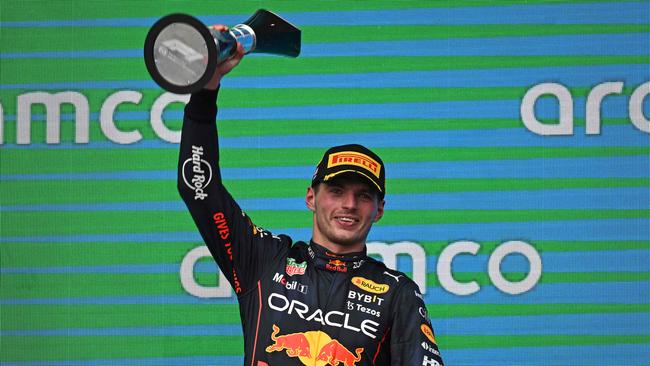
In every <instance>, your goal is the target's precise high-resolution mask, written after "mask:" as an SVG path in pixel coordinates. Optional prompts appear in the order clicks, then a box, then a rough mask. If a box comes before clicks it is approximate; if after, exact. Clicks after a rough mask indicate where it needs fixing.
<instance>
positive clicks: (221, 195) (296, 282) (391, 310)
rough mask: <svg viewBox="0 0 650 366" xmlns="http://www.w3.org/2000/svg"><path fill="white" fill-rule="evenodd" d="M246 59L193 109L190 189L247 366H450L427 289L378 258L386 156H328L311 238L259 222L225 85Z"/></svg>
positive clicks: (187, 163)
mask: <svg viewBox="0 0 650 366" xmlns="http://www.w3.org/2000/svg"><path fill="white" fill-rule="evenodd" d="M215 29H218V30H221V31H225V30H226V28H225V27H223V26H215ZM242 57H243V49H242V48H241V46H239V47H238V48H237V52H236V54H235V55H233V57H232V58H231V59H229V60H227V61H226V62H224V63H223V64H221V65H220V66H219V68H218V69H217V71H216V73H215V75H214V77H213V78H212V80H211V81H210V83H208V85H207V86H206V88H205V89H204V90H202V91H200V92H198V93H195V94H193V95H192V97H191V99H190V101H189V103H188V104H187V106H186V108H185V119H184V122H183V132H182V141H181V148H180V158H179V170H178V188H179V191H180V193H181V196H182V197H183V199H184V201H185V203H186V204H187V206H188V208H189V210H190V212H191V214H192V217H193V218H194V221H195V223H196V225H197V227H198V229H199V231H200V233H201V235H202V237H203V239H204V240H205V243H206V244H207V246H208V248H209V249H210V252H211V253H212V255H213V257H214V258H215V260H216V261H217V263H218V264H219V267H220V268H221V271H222V272H223V273H224V274H225V276H226V277H227V278H228V280H229V281H230V283H231V285H232V286H233V288H234V290H235V293H236V294H237V299H238V301H239V309H240V315H241V320H242V325H243V332H244V342H245V345H244V352H245V358H244V364H245V365H251V366H264V365H272V366H284V365H321V366H322V365H345V366H354V365H357V366H360V365H425V366H426V365H431V366H438V365H442V359H441V357H440V353H439V351H438V347H437V345H436V342H435V338H434V335H433V330H432V329H431V323H430V321H429V318H428V315H427V312H426V307H425V305H424V303H423V300H422V295H421V294H420V291H419V289H418V287H417V285H416V284H415V283H414V282H413V281H411V280H410V279H409V278H407V277H406V276H405V275H404V274H403V273H401V272H397V271H393V270H390V269H388V268H386V266H384V264H383V263H381V262H378V261H376V260H374V259H372V258H370V257H368V256H366V238H367V236H368V232H369V231H370V228H371V226H372V224H373V223H374V222H376V221H378V220H379V219H380V218H381V217H382V215H383V212H384V194H385V185H384V181H385V172H384V164H383V162H382V160H381V159H380V158H379V157H378V156H377V155H376V154H374V153H373V152H371V151H370V150H368V149H367V148H365V147H363V146H360V145H344V146H337V147H334V148H331V149H329V150H328V151H326V152H325V155H324V157H323V159H322V160H321V161H320V163H319V164H318V166H317V171H316V173H315V174H314V176H313V179H312V183H311V186H310V187H308V188H307V194H306V204H307V207H308V208H309V210H311V211H312V212H313V231H312V240H311V241H310V242H309V243H305V242H296V243H293V242H292V239H291V238H289V237H288V236H285V235H280V236H274V235H272V234H271V233H269V232H268V231H265V230H263V229H261V228H259V227H257V226H255V225H254V224H253V223H252V222H251V220H250V219H249V218H248V216H247V215H246V214H245V213H244V212H243V211H242V210H241V209H240V208H239V206H238V205H237V203H236V202H235V201H234V199H233V198H232V197H231V196H230V194H229V193H228V191H227V190H226V188H225V187H224V186H223V185H222V181H221V173H220V171H219V165H218V157H219V149H218V139H217V129H216V125H215V120H216V114H217V107H216V99H217V91H218V87H219V83H220V81H221V78H222V77H223V75H225V74H227V73H228V72H229V71H230V70H231V69H232V68H234V67H235V66H236V65H237V64H238V63H239V61H240V60H241V58H242Z"/></svg>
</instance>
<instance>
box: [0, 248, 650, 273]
mask: <svg viewBox="0 0 650 366" xmlns="http://www.w3.org/2000/svg"><path fill="white" fill-rule="evenodd" d="M533 244H534V243H533ZM369 253H370V254H371V255H372V254H373V252H372V250H371V251H370V252H369ZM540 256H541V258H542V264H543V271H544V273H566V272H572V273H573V272H575V273H594V272H618V273H626V272H627V273H629V272H648V263H650V251H649V250H620V251H586V252H585V251H574V252H541V253H540ZM208 258H209V257H206V260H203V261H200V262H198V263H196V265H195V266H194V272H195V273H215V274H216V273H217V271H218V269H217V264H216V263H215V262H214V261H213V260H211V259H208ZM378 259H381V258H378ZM488 260H489V255H487V254H479V255H476V256H473V255H470V254H463V255H459V256H457V257H455V258H454V261H453V268H452V269H453V272H454V273H457V272H476V273H480V272H484V271H485V269H486V268H487V264H488ZM437 262H438V256H436V255H428V256H427V257H426V265H427V273H431V274H433V273H436V265H437ZM500 268H501V270H502V271H503V272H504V273H514V272H528V271H529V265H528V261H527V260H526V259H525V258H524V257H523V256H522V255H518V254H513V255H508V256H507V257H506V258H505V259H504V260H503V261H502V263H501V267H500ZM396 269H397V270H399V271H402V272H412V271H413V266H412V260H411V259H410V258H404V257H399V258H398V261H397V268H396ZM179 271H180V264H179V263H173V264H116V265H97V266H61V267H13V268H12V267H10V263H6V264H5V265H4V266H3V267H2V268H0V273H5V274H61V273H64V274H88V273H110V274H122V273H129V274H143V273H144V274H151V273H179Z"/></svg>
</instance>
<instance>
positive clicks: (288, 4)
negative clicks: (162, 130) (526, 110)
mask: <svg viewBox="0 0 650 366" xmlns="http://www.w3.org/2000/svg"><path fill="white" fill-rule="evenodd" d="M610 1H611V0H571V1H566V0H565V1H558V0H525V1H524V0H491V1H489V2H484V3H481V2H477V1H476V0H455V1H449V0H445V1H437V2H420V1H413V0H401V1H397V2H396V1H394V0H375V1H346V2H336V6H335V8H336V11H350V10H381V9H413V8H454V7H464V6H473V7H480V6H503V5H531V4H546V3H551V4H558V3H583V2H586V3H592V2H610ZM260 6H261V5H260V4H259V2H256V1H252V2H246V1H240V2H233V3H231V4H228V6H227V7H217V8H216V9H215V6H214V4H212V3H204V2H200V1H196V2H184V1H183V2H178V1H169V0H167V1H158V0H140V1H138V3H137V6H136V5H134V3H133V2H132V1H128V0H115V1H111V2H110V3H105V2H101V1H100V2H81V1H71V0H67V1H57V2H55V3H52V2H51V1H42V0H41V1H34V0H32V1H30V2H29V3H25V5H24V6H15V5H14V6H5V7H3V9H2V11H3V14H2V21H35V20H53V19H56V20H67V19H87V18H123V17H159V16H163V15H166V14H170V13H175V12H181V13H188V14H193V15H195V16H200V15H215V16H218V15H219V14H224V15H225V14H240V15H241V16H242V21H244V20H246V19H247V18H248V17H249V16H250V15H252V14H253V13H254V12H255V11H256V10H257V9H259V7H260ZM264 7H266V8H268V9H271V10H272V11H274V12H276V13H278V14H279V15H281V16H284V17H288V18H290V14H283V13H291V12H311V11H325V12H332V8H333V3H332V2H330V1H322V2H307V1H305V2H302V1H298V2H296V1H286V0H276V1H265V2H264ZM298 26H300V25H298Z"/></svg>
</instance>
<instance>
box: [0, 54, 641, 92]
mask: <svg viewBox="0 0 650 366" xmlns="http://www.w3.org/2000/svg"><path fill="white" fill-rule="evenodd" d="M639 53H640V54H639V55H630V56H481V57H476V56H423V57H391V58H390V62H386V60H385V58H383V57H373V56H367V57H366V56H363V57H362V56H359V57H357V56H352V57H316V58H297V59H288V58H278V57H257V58H256V57H254V56H251V57H247V58H246V60H244V61H243V62H242V63H241V65H240V66H238V67H237V69H235V70H234V71H233V72H232V74H231V75H232V76H272V75H278V76H279V75H312V74H319V75H320V74H347V73H370V72H392V71H427V70H467V69H503V68H533V67H551V66H580V65H612V64H617V65H619V64H620V65H626V64H647V63H648V57H647V55H643V54H642V51H639ZM0 67H2V69H3V75H2V78H3V84H22V83H51V82H75V81H87V80H95V81H103V80H109V81H115V80H150V77H149V74H148V73H147V71H146V68H145V65H144V61H143V60H142V59H137V58H135V59H132V58H110V59H88V58H73V59H58V58H57V59H0ZM315 70H318V72H315ZM232 76H231V77H232ZM156 89H157V88H156ZM157 90H159V89H157ZM3 99H4V98H3Z"/></svg>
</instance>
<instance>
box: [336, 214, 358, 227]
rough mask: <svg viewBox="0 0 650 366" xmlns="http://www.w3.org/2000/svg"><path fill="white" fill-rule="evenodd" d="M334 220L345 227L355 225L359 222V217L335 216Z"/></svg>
mask: <svg viewBox="0 0 650 366" xmlns="http://www.w3.org/2000/svg"><path fill="white" fill-rule="evenodd" d="M334 220H335V221H336V222H337V223H339V225H341V226H343V227H350V226H354V225H355V224H356V223H357V222H359V219H358V218H357V217H354V216H344V215H341V216H334Z"/></svg>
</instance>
